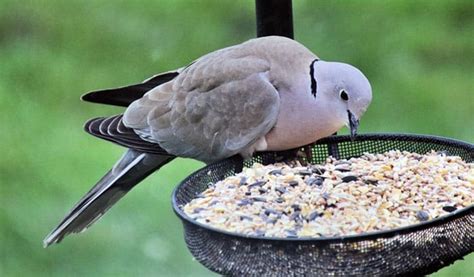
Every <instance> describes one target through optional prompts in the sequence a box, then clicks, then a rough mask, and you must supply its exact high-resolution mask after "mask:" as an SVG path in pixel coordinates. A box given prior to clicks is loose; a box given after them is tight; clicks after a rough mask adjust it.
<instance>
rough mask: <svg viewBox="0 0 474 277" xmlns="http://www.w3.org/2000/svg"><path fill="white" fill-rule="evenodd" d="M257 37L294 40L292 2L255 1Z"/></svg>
mask: <svg viewBox="0 0 474 277" xmlns="http://www.w3.org/2000/svg"><path fill="white" fill-rule="evenodd" d="M255 8H256V9H255V10H256V14H257V37H264V36H272V35H277V36H284V37H288V38H293V11H292V3H291V0H255Z"/></svg>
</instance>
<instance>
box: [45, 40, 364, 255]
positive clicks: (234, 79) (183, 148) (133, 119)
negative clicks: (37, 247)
mask: <svg viewBox="0 0 474 277" xmlns="http://www.w3.org/2000/svg"><path fill="white" fill-rule="evenodd" d="M82 99H83V100H84V101H89V102H95V103H102V104H109V105H116V106H124V107H127V108H126V110H125V112H124V113H123V114H120V115H115V116H108V117H100V118H95V119H92V120H89V121H88V122H87V123H86V124H85V127H84V128H85V131H86V132H88V133H90V134H92V135H94V136H96V137H99V138H102V139H105V140H108V141H111V142H113V143H116V144H118V145H121V146H124V147H126V148H128V150H127V151H126V152H125V154H123V156H122V157H121V158H120V160H119V161H118V162H117V163H116V164H115V165H114V166H113V168H112V169H111V170H110V171H109V172H107V173H106V175H105V176H104V177H102V178H101V179H100V180H99V181H98V183H97V184H96V185H95V186H94V187H93V188H92V189H91V190H90V191H89V192H87V193H86V194H85V196H84V197H83V198H82V199H81V200H80V201H79V202H78V203H77V204H76V205H75V206H74V207H73V208H72V209H71V211H70V212H69V213H68V214H67V215H66V216H65V218H64V219H63V220H62V221H61V222H60V223H59V224H58V226H57V227H56V228H55V229H53V230H52V232H51V233H50V234H49V235H48V236H47V237H46V238H45V239H44V241H43V242H44V246H45V247H47V246H49V245H51V244H53V243H59V242H60V241H61V240H62V239H63V238H64V237H65V236H66V235H68V234H70V233H78V232H81V231H83V230H85V229H87V228H88V227H89V226H90V225H91V224H93V223H94V222H95V221H96V220H97V219H99V218H100V217H101V216H102V215H103V214H104V213H105V212H106V211H107V210H108V209H109V208H110V207H111V206H112V205H113V204H115V203H116V202H117V201H118V200H119V199H120V198H122V197H123V196H124V195H125V194H126V193H127V192H129V191H130V190H131V189H132V188H133V187H134V186H135V185H137V184H138V183H139V182H140V181H142V180H143V179H144V178H146V177H147V176H148V175H150V174H151V173H153V172H155V171H157V170H159V169H160V168H161V167H162V166H164V165H165V164H167V163H169V162H171V161H172V160H173V159H175V158H176V157H187V158H193V159H197V160H200V161H203V162H205V163H212V162H215V161H219V160H222V159H225V158H228V157H231V156H233V155H241V156H242V157H243V158H249V157H251V156H252V154H253V153H255V152H259V151H280V150H288V149H294V148H297V147H301V146H303V145H306V144H309V143H312V142H314V141H316V140H318V139H321V138H323V137H326V136H330V135H331V134H333V133H335V132H337V131H338V130H339V129H340V128H342V127H344V126H348V127H349V128H350V134H351V136H355V135H356V131H357V127H358V124H359V120H360V118H361V117H362V115H363V114H364V112H365V111H366V110H367V107H368V106H369V104H370V102H371V99H372V89H371V86H370V83H369V81H368V80H367V78H366V77H365V76H364V74H363V73H362V72H361V71H360V70H358V69H357V68H355V67H354V66H351V65H349V64H345V63H340V62H330V61H324V60H321V59H319V58H318V57H317V56H316V55H315V54H313V53H312V52H311V51H310V50H308V49H307V48H306V47H305V46H303V45H302V44H300V43H299V42H297V41H295V40H291V39H288V38H284V37H279V36H269V37H261V38H256V39H251V40H248V41H246V42H243V43H241V44H238V45H235V46H230V47H227V48H223V49H220V50H217V51H214V52H211V53H209V54H206V55H204V56H202V57H200V58H198V59H197V60H195V61H194V62H192V63H191V64H189V65H187V66H186V67H182V68H179V69H177V70H175V71H169V72H165V73H163V74H158V75H155V76H153V77H152V78H150V79H147V80H145V81H144V82H142V83H139V84H136V85H130V86H126V87H121V88H117V89H107V90H101V91H95V92H90V93H88V94H85V95H84V96H83V97H82Z"/></svg>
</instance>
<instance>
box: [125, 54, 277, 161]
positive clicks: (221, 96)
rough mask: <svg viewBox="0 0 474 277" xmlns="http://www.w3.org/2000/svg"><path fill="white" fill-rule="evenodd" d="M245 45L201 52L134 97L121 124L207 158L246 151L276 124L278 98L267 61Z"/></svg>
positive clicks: (179, 152)
mask: <svg viewBox="0 0 474 277" xmlns="http://www.w3.org/2000/svg"><path fill="white" fill-rule="evenodd" d="M244 50H245V49H244ZM244 50H242V49H239V48H238V47H237V48H236V47H231V48H225V49H223V50H219V51H216V52H213V53H211V54H208V55H206V56H204V57H202V58H200V59H199V60H197V61H196V62H195V63H193V64H192V65H191V66H189V67H187V68H186V69H184V70H183V71H182V72H181V73H180V74H179V75H178V76H177V77H176V78H175V79H174V80H173V81H171V82H168V83H166V84H163V85H161V86H159V87H157V88H155V89H153V90H151V91H149V92H148V93H147V94H146V95H145V96H144V97H143V98H141V99H139V100H137V101H135V102H134V103H133V104H132V105H131V106H130V107H129V108H128V109H127V111H126V112H125V115H124V123H125V125H127V126H128V127H131V128H134V129H135V131H136V132H137V133H139V134H140V135H141V137H142V138H144V139H146V140H150V141H154V142H157V143H159V144H160V146H161V147H162V148H163V149H165V150H166V151H167V152H168V153H171V154H174V155H177V156H184V157H191V158H196V159H199V160H202V161H206V162H209V161H213V160H217V159H222V158H225V157H228V156H230V155H233V154H236V153H241V152H244V151H245V150H246V149H247V148H248V147H249V146H251V145H252V144H253V143H255V142H256V141H257V140H258V139H259V138H261V137H262V136H264V135H265V134H266V133H267V132H268V131H269V130H270V129H271V128H272V127H273V126H274V125H275V123H276V120H277V117H278V111H279V103H280V102H279V94H278V91H277V89H276V88H275V87H274V86H273V85H272V83H271V82H270V81H269V78H268V74H269V71H270V63H269V62H268V61H267V60H265V59H262V58H258V57H256V56H254V55H252V53H251V52H248V51H244Z"/></svg>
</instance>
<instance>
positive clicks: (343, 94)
mask: <svg viewBox="0 0 474 277" xmlns="http://www.w3.org/2000/svg"><path fill="white" fill-rule="evenodd" d="M340 95H341V99H342V100H344V101H347V100H349V95H347V92H346V91H345V90H343V89H342V90H341V91H340Z"/></svg>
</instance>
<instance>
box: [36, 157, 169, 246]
mask: <svg viewBox="0 0 474 277" xmlns="http://www.w3.org/2000/svg"><path fill="white" fill-rule="evenodd" d="M173 159H174V157H172V156H161V155H154V154H148V153H143V152H139V151H136V150H132V149H129V150H128V151H127V152H125V154H124V155H123V156H122V157H121V159H120V160H119V161H118V162H117V163H116V164H115V165H114V167H113V168H112V169H111V170H110V171H109V172H108V173H107V174H106V175H105V176H104V177H102V179H100V180H99V182H98V183H97V184H96V185H95V186H94V187H93V188H92V189H91V190H90V191H89V192H87V193H86V195H85V196H84V197H83V198H82V199H81V200H79V202H78V203H77V204H76V205H75V206H74V207H73V208H72V209H71V211H70V212H69V213H68V214H67V215H66V217H65V218H64V219H63V220H62V221H61V222H60V223H59V225H58V226H57V227H56V228H55V229H54V230H53V231H51V233H50V234H49V235H47V236H46V238H45V239H44V241H43V244H44V246H45V247H47V246H49V245H51V244H53V243H59V242H60V241H61V240H62V239H63V238H64V237H65V236H67V235H68V234H70V233H79V232H81V231H84V230H85V229H87V228H88V227H89V226H90V225H92V224H93V223H94V222H95V221H96V220H98V219H99V218H100V217H101V216H102V215H103V214H104V213H105V212H107V210H108V209H109V208H110V207H112V205H114V204H115V203H116V202H117V201H118V200H119V199H120V198H122V197H123V196H124V195H125V194H126V193H127V192H128V191H130V190H131V189H132V188H133V187H134V186H135V185H137V184H138V183H139V182H140V181H142V180H143V179H145V178H146V177H147V176H148V175H150V174H151V173H152V172H154V171H156V170H157V169H159V168H160V167H162V166H163V165H165V164H166V163H168V162H170V161H171V160H173Z"/></svg>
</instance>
